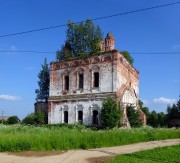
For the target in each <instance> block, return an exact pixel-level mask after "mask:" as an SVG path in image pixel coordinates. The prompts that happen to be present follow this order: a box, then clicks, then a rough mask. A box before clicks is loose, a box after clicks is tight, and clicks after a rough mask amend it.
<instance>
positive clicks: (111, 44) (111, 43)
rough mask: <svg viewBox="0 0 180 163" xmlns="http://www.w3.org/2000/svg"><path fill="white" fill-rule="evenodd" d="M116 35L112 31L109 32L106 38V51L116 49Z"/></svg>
mask: <svg viewBox="0 0 180 163" xmlns="http://www.w3.org/2000/svg"><path fill="white" fill-rule="evenodd" d="M114 43H115V40H114V36H113V34H112V33H108V34H107V36H106V38H105V51H111V50H114Z"/></svg>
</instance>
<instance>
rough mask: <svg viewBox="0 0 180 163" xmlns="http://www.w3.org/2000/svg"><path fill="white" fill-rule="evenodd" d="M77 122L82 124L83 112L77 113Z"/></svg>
mask: <svg viewBox="0 0 180 163" xmlns="http://www.w3.org/2000/svg"><path fill="white" fill-rule="evenodd" d="M78 122H79V123H81V124H82V123H83V111H78Z"/></svg>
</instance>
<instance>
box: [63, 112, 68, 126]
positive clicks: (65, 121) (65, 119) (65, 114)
mask: <svg viewBox="0 0 180 163" xmlns="http://www.w3.org/2000/svg"><path fill="white" fill-rule="evenodd" d="M64 123H68V111H64Z"/></svg>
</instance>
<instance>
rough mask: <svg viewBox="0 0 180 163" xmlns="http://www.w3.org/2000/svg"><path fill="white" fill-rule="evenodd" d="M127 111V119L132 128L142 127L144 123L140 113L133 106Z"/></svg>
mask: <svg viewBox="0 0 180 163" xmlns="http://www.w3.org/2000/svg"><path fill="white" fill-rule="evenodd" d="M126 110H127V117H128V120H129V123H130V125H131V127H141V126H142V121H141V120H140V119H139V113H138V111H137V110H135V109H134V107H133V106H128V107H127V108H126Z"/></svg>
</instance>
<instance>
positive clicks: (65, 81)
mask: <svg viewBox="0 0 180 163" xmlns="http://www.w3.org/2000/svg"><path fill="white" fill-rule="evenodd" d="M64 89H65V90H67V91H68V90H69V76H65V77H64Z"/></svg>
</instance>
